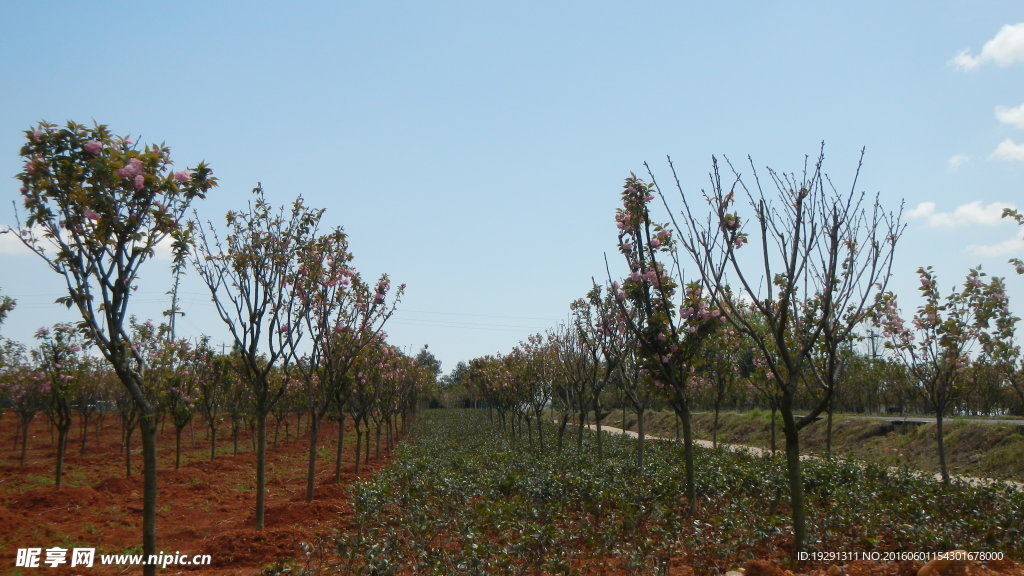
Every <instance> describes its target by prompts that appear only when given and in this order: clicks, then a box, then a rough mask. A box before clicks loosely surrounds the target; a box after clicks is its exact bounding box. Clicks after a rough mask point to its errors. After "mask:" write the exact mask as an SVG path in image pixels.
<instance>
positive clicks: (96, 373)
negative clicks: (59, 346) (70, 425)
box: [72, 357, 109, 454]
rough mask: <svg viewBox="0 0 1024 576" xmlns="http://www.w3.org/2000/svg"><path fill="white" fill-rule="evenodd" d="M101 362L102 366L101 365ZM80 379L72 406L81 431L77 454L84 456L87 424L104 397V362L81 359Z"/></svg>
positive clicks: (105, 367) (87, 358) (105, 366)
mask: <svg viewBox="0 0 1024 576" xmlns="http://www.w3.org/2000/svg"><path fill="white" fill-rule="evenodd" d="M101 362H103V364H101ZM81 370H82V378H80V379H79V382H78V383H77V385H76V386H75V389H74V396H73V401H72V405H73V407H74V409H75V411H76V412H78V425H79V430H81V433H82V434H81V443H80V445H79V454H85V446H86V438H87V437H88V432H89V423H90V422H91V421H92V419H93V417H94V416H95V415H96V413H97V412H98V411H99V404H100V402H101V401H102V400H103V397H104V392H105V390H104V384H105V378H104V372H105V371H107V370H109V367H108V366H107V365H105V362H104V361H102V360H101V359H97V358H95V357H85V358H82V367H81Z"/></svg>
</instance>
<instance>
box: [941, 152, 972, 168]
mask: <svg viewBox="0 0 1024 576" xmlns="http://www.w3.org/2000/svg"><path fill="white" fill-rule="evenodd" d="M970 160H971V158H970V157H969V156H968V155H967V154H954V155H952V156H950V157H949V160H946V166H948V167H949V169H950V170H958V169H959V168H960V167H961V166H963V165H964V164H967V163H968V162H970Z"/></svg>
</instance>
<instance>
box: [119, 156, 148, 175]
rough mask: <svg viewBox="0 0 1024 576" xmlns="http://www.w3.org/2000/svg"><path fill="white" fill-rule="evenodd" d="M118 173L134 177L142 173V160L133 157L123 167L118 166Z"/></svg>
mask: <svg viewBox="0 0 1024 576" xmlns="http://www.w3.org/2000/svg"><path fill="white" fill-rule="evenodd" d="M116 173H117V175H118V176H120V177H121V178H134V177H136V176H138V175H139V174H142V160H139V159H138V158H132V159H130V160H128V163H127V164H125V165H124V166H123V167H121V168H118V169H117V172H116Z"/></svg>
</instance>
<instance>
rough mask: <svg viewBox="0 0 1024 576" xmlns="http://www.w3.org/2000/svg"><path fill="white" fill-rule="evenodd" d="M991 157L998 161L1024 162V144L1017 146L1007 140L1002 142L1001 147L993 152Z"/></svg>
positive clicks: (997, 147)
mask: <svg viewBox="0 0 1024 576" xmlns="http://www.w3.org/2000/svg"><path fill="white" fill-rule="evenodd" d="M991 157H992V158H995V159H996V160H1017V161H1024V144H1017V143H1016V142H1014V141H1013V140H1011V139H1009V138H1007V139H1006V140H1003V141H1002V142H1000V143H999V146H996V149H995V150H993V151H992V156H991Z"/></svg>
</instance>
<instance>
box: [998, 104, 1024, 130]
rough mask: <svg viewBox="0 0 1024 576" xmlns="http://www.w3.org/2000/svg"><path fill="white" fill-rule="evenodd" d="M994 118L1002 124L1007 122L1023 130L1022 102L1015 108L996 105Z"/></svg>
mask: <svg viewBox="0 0 1024 576" xmlns="http://www.w3.org/2000/svg"><path fill="white" fill-rule="evenodd" d="M996 119H997V120H999V121H1000V122H1002V123H1003V124H1009V125H1010V126H1013V127H1014V128H1020V129H1021V130H1024V104H1021V105H1020V106H1017V107H1016V108H1007V107H1006V106H996Z"/></svg>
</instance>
